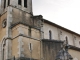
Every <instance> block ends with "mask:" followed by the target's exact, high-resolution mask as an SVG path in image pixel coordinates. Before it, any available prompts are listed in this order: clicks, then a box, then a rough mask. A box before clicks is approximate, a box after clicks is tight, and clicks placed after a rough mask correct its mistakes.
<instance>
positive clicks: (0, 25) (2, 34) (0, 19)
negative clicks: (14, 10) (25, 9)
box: [0, 13, 7, 42]
mask: <svg viewBox="0 0 80 60" xmlns="http://www.w3.org/2000/svg"><path fill="white" fill-rule="evenodd" d="M4 20H6V21H7V13H5V14H3V15H2V16H1V17H0V42H1V41H2V40H3V39H4V37H5V36H6V27H5V28H3V21H4Z"/></svg>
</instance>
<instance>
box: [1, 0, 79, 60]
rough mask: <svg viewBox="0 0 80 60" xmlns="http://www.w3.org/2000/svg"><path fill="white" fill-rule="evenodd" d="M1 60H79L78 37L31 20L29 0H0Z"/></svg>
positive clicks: (41, 20)
mask: <svg viewBox="0 0 80 60" xmlns="http://www.w3.org/2000/svg"><path fill="white" fill-rule="evenodd" d="M0 60H80V34H78V33H76V32H73V31H71V30H69V29H66V28H64V27H62V26H59V25H57V24H55V23H53V22H50V21H48V20H46V19H44V18H43V16H42V15H36V16H34V15H33V11H32V0H1V2H0Z"/></svg>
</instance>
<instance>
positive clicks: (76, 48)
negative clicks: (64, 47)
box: [69, 45, 80, 51]
mask: <svg viewBox="0 0 80 60" xmlns="http://www.w3.org/2000/svg"><path fill="white" fill-rule="evenodd" d="M69 46H70V48H69V49H72V50H76V51H80V48H79V47H76V46H72V45H69Z"/></svg>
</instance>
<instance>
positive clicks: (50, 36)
mask: <svg viewBox="0 0 80 60" xmlns="http://www.w3.org/2000/svg"><path fill="white" fill-rule="evenodd" d="M49 39H50V40H51V39H52V32H51V31H49Z"/></svg>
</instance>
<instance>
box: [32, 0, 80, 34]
mask: <svg viewBox="0 0 80 60" xmlns="http://www.w3.org/2000/svg"><path fill="white" fill-rule="evenodd" d="M33 14H34V15H43V17H44V18H45V19H47V20H49V21H52V22H54V23H56V24H58V25H60V26H63V27H65V28H68V29H70V30H72V31H75V32H77V33H79V34H80V27H79V26H80V21H79V20H80V0H33Z"/></svg>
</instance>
